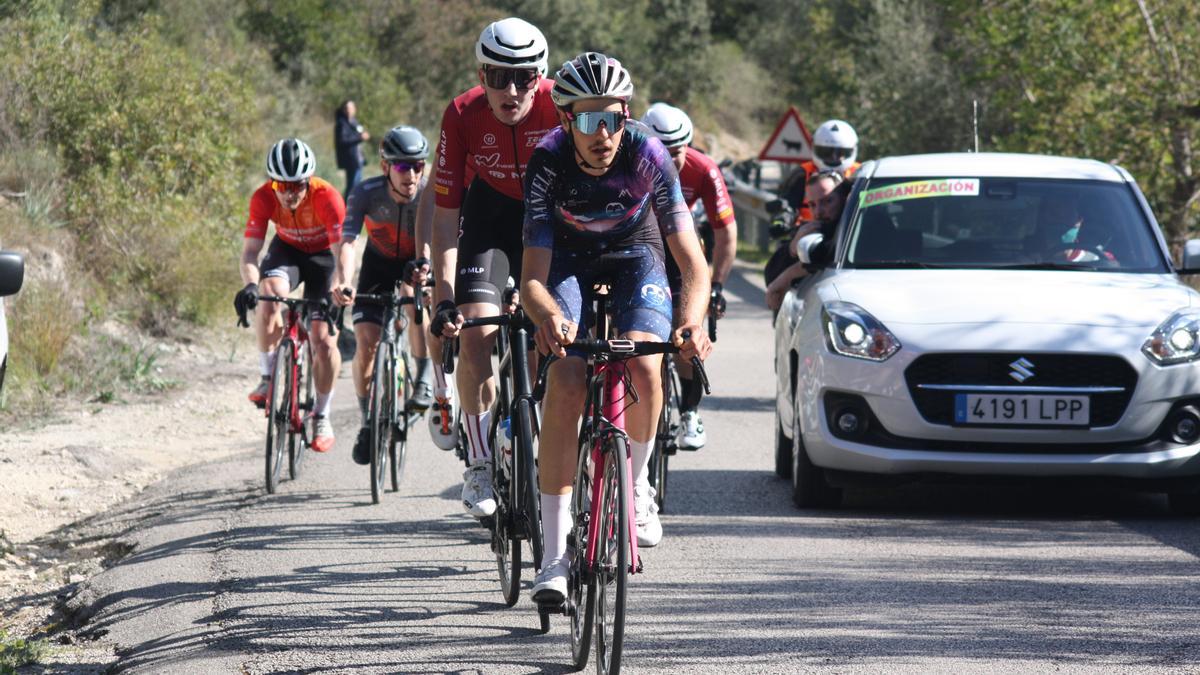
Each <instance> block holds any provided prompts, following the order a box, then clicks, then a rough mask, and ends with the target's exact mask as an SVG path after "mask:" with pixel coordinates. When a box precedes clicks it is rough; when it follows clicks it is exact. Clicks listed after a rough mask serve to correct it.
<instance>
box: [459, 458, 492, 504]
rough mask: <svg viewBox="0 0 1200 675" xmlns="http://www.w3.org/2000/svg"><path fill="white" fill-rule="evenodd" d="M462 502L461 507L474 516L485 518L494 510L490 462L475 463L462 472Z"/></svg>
mask: <svg viewBox="0 0 1200 675" xmlns="http://www.w3.org/2000/svg"><path fill="white" fill-rule="evenodd" d="M462 504H463V509H464V510H465V511H466V512H467V513H469V514H471V515H472V516H475V517H476V518H486V517H487V516H490V515H492V514H493V513H495V512H496V495H495V493H494V492H493V490H492V467H491V464H490V463H483V464H476V465H475V466H471V467H467V470H466V471H464V472H463V489H462Z"/></svg>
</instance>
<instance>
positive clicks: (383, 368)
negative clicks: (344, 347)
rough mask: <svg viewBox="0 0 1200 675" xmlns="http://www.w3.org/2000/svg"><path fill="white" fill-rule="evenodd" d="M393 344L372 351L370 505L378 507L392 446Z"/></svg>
mask: <svg viewBox="0 0 1200 675" xmlns="http://www.w3.org/2000/svg"><path fill="white" fill-rule="evenodd" d="M393 368H394V366H393V362H392V345H391V344H389V343H387V342H384V343H382V344H380V345H379V349H378V350H377V351H376V352H375V373H374V376H373V377H372V378H371V392H370V400H369V401H370V402H369V403H368V406H369V407H368V408H367V415H368V419H369V420H370V425H371V503H372V504H378V503H379V499H380V497H381V493H382V492H383V481H384V479H385V478H386V476H387V465H388V454H389V450H390V448H391V446H392V415H393V411H394V409H395V401H396V399H395V396H396V392H395V389H394V385H393V384H392V383H393V382H395V371H394V370H393Z"/></svg>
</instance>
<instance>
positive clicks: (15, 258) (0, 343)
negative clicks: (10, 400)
mask: <svg viewBox="0 0 1200 675" xmlns="http://www.w3.org/2000/svg"><path fill="white" fill-rule="evenodd" d="M24 280H25V260H24V259H23V258H22V257H21V255H20V254H18V253H13V252H12V251H0V393H3V392H4V374H5V373H6V372H7V371H8V325H7V322H6V321H5V319H4V300H3V298H4V296H6V295H13V294H14V293H16V292H17V291H19V290H21V284H22V283H23V282H24Z"/></svg>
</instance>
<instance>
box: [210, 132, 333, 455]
mask: <svg viewBox="0 0 1200 675" xmlns="http://www.w3.org/2000/svg"><path fill="white" fill-rule="evenodd" d="M316 166H317V161H316V158H315V157H314V156H313V152H312V149H311V148H309V147H308V145H307V144H306V143H305V142H304V141H301V140H300V139H297V138H285V139H283V140H281V141H279V142H278V143H276V144H275V145H274V146H272V147H271V151H270V152H268V153H267V177H268V178H269V179H270V180H268V181H267V182H266V183H264V184H263V185H262V186H261V187H259V188H258V189H257V190H255V191H254V196H253V197H251V198H250V218H249V220H247V222H246V232H245V236H244V243H243V245H242V260H241V266H240V269H241V274H242V281H244V282H245V283H246V286H245V287H244V288H243V289H242V290H240V291H238V294H237V296H235V298H234V307H235V308H236V309H237V310H238V313H239V315H241V314H244V313H245V310H248V309H250V308H252V307H254V306H255V305H256V304H258V312H257V314H256V315H255V319H254V329H255V333H256V335H257V337H258V348H259V367H260V368H261V370H262V381H261V382H259V384H258V386H257V387H255V388H254V391H252V392H250V400H251V401H252V402H253V403H254V404H255V405H260V406H261V405H264V404H265V403H266V399H267V387H268V385H269V384H270V378H271V371H272V369H273V368H274V364H275V348H276V347H277V346H278V345H279V340H280V339H281V338H282V337H283V318H282V317H281V316H280V311H279V310H280V307H279V303H276V302H263V303H258V294H259V293H262V294H263V295H278V296H286V295H287V294H288V293H290V292H291V290H292V289H293V288H295V287H296V286H297V285H299V284H300V283H301V282H303V283H304V297H305V298H308V299H310V300H323V299H326V298H328V297H329V290H330V288H331V287H332V285H333V281H334V275H335V272H336V268H337V256H338V253H339V251H340V250H341V245H342V221H343V220H344V219H345V217H346V204H345V203H344V202H343V201H342V195H341V194H340V193H339V192H338V191H337V188H335V187H333V186H332V185H330V184H329V183H327V182H325V181H323V180H321V179H320V178H315V177H313V173H314V172H315V171H316ZM268 223H274V225H275V238H274V239H272V240H271V245H270V246H269V247H268V248H267V255H266V257H264V258H263V259H262V262H261V263H260V262H259V261H258V254H259V253H260V252H261V251H262V247H263V242H264V240H265V239H266V236H267V225H268ZM310 317H311V319H312V327H311V331H310V333H309V337H310V340H311V343H312V349H313V354H312V357H313V383H314V385H315V389H316V391H317V400H316V403H315V406H314V409H313V415H314V417H315V422H316V425H315V426H316V433H315V434H314V438H313V441H312V448H313V450H316V451H317V452H327V451H328V450H330V449H331V448H333V443H334V437H333V425H332V424H331V423H330V420H329V411H330V408H331V405H332V401H333V385H334V382H336V381H337V373H338V368H339V367H340V366H341V361H342V359H341V355H340V354H339V353H338V350H337V340H336V339H335V338H334V337H333V336H332V335H331V334H330V332H329V317H328V316H326V314H325V312H323V311H314V312H313V313H312V314H311V315H310Z"/></svg>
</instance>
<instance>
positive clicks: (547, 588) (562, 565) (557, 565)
mask: <svg viewBox="0 0 1200 675" xmlns="http://www.w3.org/2000/svg"><path fill="white" fill-rule="evenodd" d="M570 567H571V561H570V559H569V558H559V559H557V560H553V561H551V562H550V564H549V565H546V566H545V567H543V568H542V571H540V572H538V575H537V579H535V580H534V583H533V601H534V602H537V603H546V604H557V603H561V602H563V601H564V600H566V599H567V572H568V570H569V569H570Z"/></svg>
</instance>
